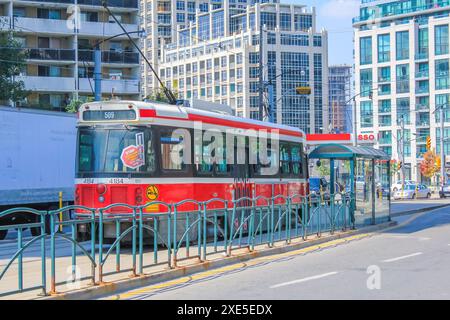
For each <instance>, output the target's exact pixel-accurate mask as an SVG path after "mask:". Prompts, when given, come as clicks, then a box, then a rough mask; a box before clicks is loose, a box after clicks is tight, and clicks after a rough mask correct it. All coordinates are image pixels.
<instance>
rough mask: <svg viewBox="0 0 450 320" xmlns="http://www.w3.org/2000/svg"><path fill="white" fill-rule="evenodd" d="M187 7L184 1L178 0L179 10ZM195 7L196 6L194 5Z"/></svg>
mask: <svg viewBox="0 0 450 320" xmlns="http://www.w3.org/2000/svg"><path fill="white" fill-rule="evenodd" d="M185 8H186V6H185V3H184V1H181V0H178V1H177V10H182V11H184V10H185ZM194 8H195V6H194Z"/></svg>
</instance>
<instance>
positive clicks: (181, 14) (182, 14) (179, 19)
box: [177, 13, 186, 22]
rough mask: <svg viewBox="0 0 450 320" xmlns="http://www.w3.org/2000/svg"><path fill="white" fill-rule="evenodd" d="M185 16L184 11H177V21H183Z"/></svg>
mask: <svg viewBox="0 0 450 320" xmlns="http://www.w3.org/2000/svg"><path fill="white" fill-rule="evenodd" d="M185 21H186V18H185V15H184V13H177V22H185Z"/></svg>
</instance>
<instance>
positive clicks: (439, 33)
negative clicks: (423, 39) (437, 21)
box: [434, 25, 449, 55]
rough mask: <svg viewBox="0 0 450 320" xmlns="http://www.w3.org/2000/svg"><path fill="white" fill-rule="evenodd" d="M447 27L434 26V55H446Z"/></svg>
mask: <svg viewBox="0 0 450 320" xmlns="http://www.w3.org/2000/svg"><path fill="white" fill-rule="evenodd" d="M448 36H449V35H448V25H442V26H436V27H435V29H434V39H435V40H434V45H435V54H436V55H440V54H448Z"/></svg>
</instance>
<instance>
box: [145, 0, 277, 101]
mask: <svg viewBox="0 0 450 320" xmlns="http://www.w3.org/2000/svg"><path fill="white" fill-rule="evenodd" d="M265 2H273V3H276V2H279V0H226V1H224V0H140V3H141V26H142V28H143V29H144V30H145V32H146V38H145V40H144V41H143V44H142V46H143V49H144V52H145V54H146V56H147V57H148V59H149V61H150V62H151V64H152V67H154V68H155V70H158V69H159V63H160V60H161V48H162V47H163V46H164V45H167V44H170V43H176V42H177V41H178V38H179V32H178V31H179V30H180V29H184V28H185V27H187V26H189V24H190V23H191V22H193V23H195V19H196V15H197V14H198V13H205V12H209V11H211V10H217V9H220V8H224V7H227V8H229V9H230V10H231V12H234V11H233V10H243V9H245V8H246V6H247V5H252V4H254V3H265ZM142 70H143V73H142V93H143V95H144V96H147V95H151V94H153V93H154V90H155V88H159V83H158V81H157V79H155V76H154V74H153V72H152V71H151V69H150V67H149V66H148V65H146V64H144V63H143V64H142Z"/></svg>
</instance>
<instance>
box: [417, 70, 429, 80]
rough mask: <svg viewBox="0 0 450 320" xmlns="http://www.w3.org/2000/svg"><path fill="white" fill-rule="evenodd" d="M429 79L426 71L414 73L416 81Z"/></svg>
mask: <svg viewBox="0 0 450 320" xmlns="http://www.w3.org/2000/svg"><path fill="white" fill-rule="evenodd" d="M429 77H430V72H429V71H428V70H425V71H417V72H416V80H419V79H428V78H429Z"/></svg>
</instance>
